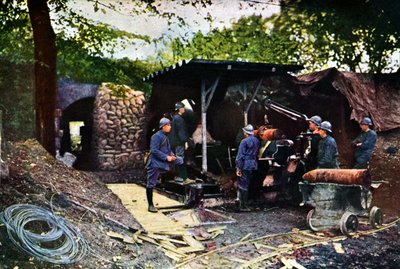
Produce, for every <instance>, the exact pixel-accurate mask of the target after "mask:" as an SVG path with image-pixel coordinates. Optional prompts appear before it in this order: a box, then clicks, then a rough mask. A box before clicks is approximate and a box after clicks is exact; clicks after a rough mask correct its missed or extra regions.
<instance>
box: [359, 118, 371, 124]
mask: <svg viewBox="0 0 400 269" xmlns="http://www.w3.org/2000/svg"><path fill="white" fill-rule="evenodd" d="M360 124H363V125H372V120H371V119H370V118H369V117H364V118H363V119H362V121H361V122H360Z"/></svg>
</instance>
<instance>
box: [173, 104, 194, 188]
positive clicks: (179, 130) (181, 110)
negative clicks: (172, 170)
mask: <svg viewBox="0 0 400 269" xmlns="http://www.w3.org/2000/svg"><path fill="white" fill-rule="evenodd" d="M185 112H186V109H185V105H184V104H183V103H182V102H176V103H175V113H174V115H173V116H172V125H171V132H170V134H169V139H170V141H171V147H172V149H173V151H174V152H175V153H176V156H179V157H181V158H182V159H184V156H185V145H187V142H188V141H189V135H188V131H187V128H186V123H185V120H184V119H183V117H182V116H183V114H185ZM177 172H178V176H177V178H176V180H177V181H179V182H183V181H186V180H187V179H188V176H187V171H186V167H185V164H184V163H183V164H181V165H178V166H177ZM187 182H189V181H187Z"/></svg>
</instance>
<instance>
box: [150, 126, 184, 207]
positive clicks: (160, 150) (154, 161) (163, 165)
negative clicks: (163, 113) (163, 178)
mask: <svg viewBox="0 0 400 269" xmlns="http://www.w3.org/2000/svg"><path fill="white" fill-rule="evenodd" d="M159 129H160V130H159V131H158V132H156V133H155V134H154V135H153V136H152V137H151V140H150V158H149V162H148V163H147V186H146V196H147V202H148V204H149V207H148V211H149V212H157V208H156V207H155V206H154V204H153V189H154V187H155V186H156V184H157V180H158V178H159V177H160V173H161V172H162V171H168V170H169V169H170V164H173V163H174V164H178V165H179V164H182V163H183V159H182V158H180V157H179V156H175V155H174V153H173V152H172V150H171V146H170V144H169V140H168V136H167V134H168V133H169V132H170V131H171V121H170V120H169V119H167V118H162V119H161V120H160V124H159Z"/></svg>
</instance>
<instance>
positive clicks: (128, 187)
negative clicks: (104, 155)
mask: <svg viewBox="0 0 400 269" xmlns="http://www.w3.org/2000/svg"><path fill="white" fill-rule="evenodd" d="M107 187H108V188H109V189H110V190H111V191H112V192H113V193H115V194H116V195H117V196H118V197H119V198H120V199H121V201H122V204H123V205H124V206H125V208H126V209H127V210H128V211H129V212H130V213H131V214H132V215H133V216H134V217H135V219H136V220H137V221H138V222H139V223H140V224H141V225H142V227H143V229H144V230H145V231H147V232H149V233H160V232H161V233H172V234H173V233H178V234H179V233H182V234H183V233H185V232H186V229H185V228H184V227H183V226H182V224H181V223H179V222H177V221H174V220H173V219H172V218H170V217H168V216H166V215H164V214H163V213H162V212H160V211H159V212H157V213H150V212H148V211H147V198H146V189H145V188H144V187H142V186H140V185H137V184H133V183H132V184H131V183H130V184H108V185H107ZM153 201H154V204H155V206H156V207H157V206H162V207H167V206H177V205H182V204H181V203H179V202H178V201H176V200H173V199H170V198H168V197H166V196H164V195H161V194H159V193H157V192H156V191H154V192H153Z"/></svg>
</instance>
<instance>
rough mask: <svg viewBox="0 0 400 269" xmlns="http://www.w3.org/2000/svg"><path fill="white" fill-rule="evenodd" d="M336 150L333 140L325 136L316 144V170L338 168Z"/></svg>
mask: <svg viewBox="0 0 400 269" xmlns="http://www.w3.org/2000/svg"><path fill="white" fill-rule="evenodd" d="M338 156H339V153H338V149H337V145H336V141H335V139H334V138H333V137H332V136H330V135H327V136H326V137H325V138H322V139H321V140H320V141H319V144H318V154H317V157H318V168H339V163H338Z"/></svg>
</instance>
